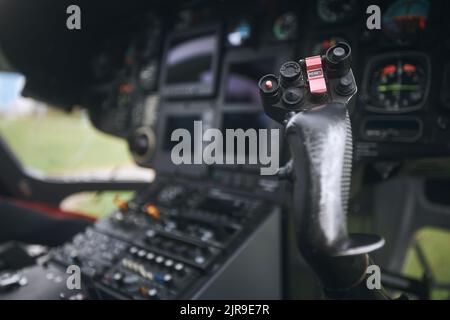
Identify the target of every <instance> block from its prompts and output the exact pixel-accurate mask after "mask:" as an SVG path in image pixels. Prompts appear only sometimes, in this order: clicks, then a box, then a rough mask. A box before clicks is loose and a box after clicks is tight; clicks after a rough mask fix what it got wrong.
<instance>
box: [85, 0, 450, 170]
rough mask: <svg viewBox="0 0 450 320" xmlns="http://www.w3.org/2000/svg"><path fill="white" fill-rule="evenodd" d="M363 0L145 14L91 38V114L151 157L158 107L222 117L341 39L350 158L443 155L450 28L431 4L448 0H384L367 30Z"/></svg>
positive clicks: (139, 155)
mask: <svg viewBox="0 0 450 320" xmlns="http://www.w3.org/2000/svg"><path fill="white" fill-rule="evenodd" d="M255 4H257V5H255ZM371 4H374V3H371V2H369V1H353V0H317V1H304V2H299V3H296V4H292V3H291V2H288V1H281V2H275V1H273V2H272V1H268V2H259V1H255V2H254V3H253V2H252V4H248V5H245V6H244V5H241V6H238V5H237V4H221V5H218V4H214V3H211V4H210V5H207V4H206V3H203V4H198V5H197V6H195V5H193V6H191V7H189V6H187V8H185V9H183V10H180V11H175V12H159V13H153V15H151V18H150V17H149V18H148V19H146V20H144V21H143V22H142V23H141V24H140V25H139V27H138V28H137V29H136V30H134V31H133V32H130V33H129V34H128V35H124V36H123V37H121V38H120V40H116V41H115V42H114V41H112V40H113V39H117V36H114V38H111V39H109V41H108V42H107V43H106V44H101V45H100V46H99V48H98V50H97V53H96V55H95V56H94V57H93V60H92V64H93V68H92V77H93V79H94V80H93V81H94V82H93V83H94V84H95V85H94V86H92V90H91V92H90V93H89V94H88V95H87V101H88V103H87V105H88V106H90V110H91V117H92V119H93V122H94V124H96V125H97V127H99V128H100V129H101V130H104V131H106V132H109V133H112V134H116V135H119V136H122V137H125V138H127V139H129V141H130V149H131V151H132V152H133V153H134V157H135V159H136V161H137V162H138V163H139V164H141V165H144V166H153V165H154V163H153V162H152V161H153V160H152V159H153V157H154V154H155V153H157V152H159V151H158V150H159V149H158V148H163V147H164V146H163V144H159V145H158V138H160V139H167V137H158V135H160V134H163V133H164V130H163V129H161V128H159V127H161V126H166V124H159V123H157V122H156V119H157V118H158V116H161V115H163V116H164V115H166V114H171V113H172V111H171V110H176V112H182V113H183V110H186V112H187V114H188V115H192V114H193V113H197V114H195V116H197V117H199V116H200V114H201V113H203V115H201V116H200V118H202V119H206V123H208V124H209V125H210V126H220V125H221V123H222V122H223V121H222V120H223V119H225V118H227V119H228V118H229V117H230V116H234V117H237V118H240V117H242V115H243V114H244V115H245V114H246V113H248V112H250V113H251V112H253V111H254V110H260V109H261V104H260V101H259V97H258V96H257V94H255V92H256V89H257V85H256V81H257V80H258V79H259V77H260V76H261V75H263V74H266V73H270V72H271V70H272V71H273V70H277V69H278V68H279V65H280V63H282V62H283V61H282V60H288V59H292V58H295V57H296V56H301V55H316V54H324V52H325V51H326V50H327V49H328V48H329V47H331V46H333V45H334V44H336V43H337V42H346V43H348V44H349V45H350V46H351V47H352V55H353V63H352V65H353V70H354V73H355V77H356V79H357V82H358V90H359V92H358V99H357V102H356V105H355V107H354V109H353V110H352V121H353V128H354V134H355V137H354V139H355V150H356V152H355V155H356V160H358V161H359V160H368V161H374V160H375V161H376V160H380V159H409V158H411V157H429V156H432V157H435V156H439V155H441V156H444V155H446V154H449V153H450V148H449V147H448V146H447V143H446V139H447V138H448V137H450V131H447V130H448V128H449V127H450V126H449V125H448V123H450V113H449V111H450V109H449V108H448V103H446V101H447V100H448V99H446V93H445V92H447V91H448V89H447V87H446V85H445V83H448V81H447V80H448V78H449V77H448V74H447V75H446V73H445V72H447V73H448V70H449V68H448V67H447V68H446V67H445V66H448V65H449V64H450V62H449V60H448V58H447V56H448V53H449V51H450V46H449V45H448V41H449V39H450V28H448V27H446V25H445V21H441V20H440V19H439V17H440V15H439V12H441V11H442V10H446V8H448V7H450V5H449V4H448V3H447V2H446V1H433V2H432V3H431V1H429V0H404V1H403V0H393V1H381V2H380V3H379V4H378V5H379V6H380V8H381V13H382V17H381V23H382V29H381V30H368V29H367V27H366V18H367V16H368V15H367V14H366V8H367V6H368V5H371ZM243 7H245V10H241V9H243ZM236 12H242V13H239V14H236ZM230 13H232V14H230ZM446 70H447V71H446ZM446 79H447V80H446ZM253 89H254V90H253ZM193 110H194V111H193ZM205 117H206V118H205ZM439 146H442V148H440V147H439ZM138 149H139V150H138ZM150 149H152V150H150ZM437 150H439V151H437ZM159 158H160V157H159Z"/></svg>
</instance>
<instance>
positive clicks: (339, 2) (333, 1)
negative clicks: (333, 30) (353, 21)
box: [317, 0, 357, 23]
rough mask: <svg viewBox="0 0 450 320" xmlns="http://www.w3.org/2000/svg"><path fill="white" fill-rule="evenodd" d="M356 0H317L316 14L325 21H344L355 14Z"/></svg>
mask: <svg viewBox="0 0 450 320" xmlns="http://www.w3.org/2000/svg"><path fill="white" fill-rule="evenodd" d="M356 7H357V1H356V0H319V1H317V15H318V16H319V18H320V19H321V20H322V21H323V22H325V23H338V22H344V21H346V20H348V19H350V18H352V17H353V16H354V15H355V11H356Z"/></svg>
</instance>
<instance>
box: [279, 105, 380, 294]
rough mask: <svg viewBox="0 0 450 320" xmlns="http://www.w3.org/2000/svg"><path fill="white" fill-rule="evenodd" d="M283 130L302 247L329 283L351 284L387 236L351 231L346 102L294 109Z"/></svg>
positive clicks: (334, 284) (341, 286) (350, 140)
mask: <svg viewBox="0 0 450 320" xmlns="http://www.w3.org/2000/svg"><path fill="white" fill-rule="evenodd" d="M289 116H290V117H289ZM285 134H286V139H287V142H288V145H289V148H290V152H291V156H292V169H291V170H292V173H291V174H292V177H291V179H292V181H293V183H294V195H293V202H294V203H293V208H294V217H293V218H294V223H295V231H296V234H297V244H298V247H299V249H300V251H301V253H302V255H303V256H304V257H305V259H306V260H307V261H308V263H310V264H311V266H312V267H313V268H314V270H315V271H316V272H317V274H318V275H319V277H320V278H321V279H322V281H323V282H324V284H325V286H326V287H328V288H343V287H344V288H346V287H351V286H352V285H353V284H355V283H357V282H358V281H360V280H361V277H362V276H364V275H365V271H366V268H367V266H368V263H369V260H368V256H367V255H366V253H368V252H371V251H373V250H376V249H378V248H380V247H381V246H382V245H383V244H384V240H383V239H382V238H380V237H379V236H376V235H365V234H352V235H349V233H348V231H347V203H348V198H349V191H350V180H351V168H352V131H351V123H350V118H349V115H348V111H347V108H346V105H345V104H343V103H339V102H331V103H328V104H325V105H321V106H317V107H314V108H312V109H310V110H307V111H304V112H301V113H291V114H289V115H288V120H287V121H286V126H285Z"/></svg>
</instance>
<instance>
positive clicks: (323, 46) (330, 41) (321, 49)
mask: <svg viewBox="0 0 450 320" xmlns="http://www.w3.org/2000/svg"><path fill="white" fill-rule="evenodd" d="M339 42H345V43H347V44H348V41H347V40H345V39H344V38H341V37H329V38H325V39H323V40H321V41H318V42H316V43H315V44H314V45H313V49H312V53H313V55H314V56H316V55H324V54H325V53H326V52H327V50H328V49H329V48H331V47H332V46H334V45H336V44H337V43H339Z"/></svg>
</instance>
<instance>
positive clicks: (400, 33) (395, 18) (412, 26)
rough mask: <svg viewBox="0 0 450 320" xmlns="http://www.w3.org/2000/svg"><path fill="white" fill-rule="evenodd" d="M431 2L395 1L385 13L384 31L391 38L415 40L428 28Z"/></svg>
mask: <svg viewBox="0 0 450 320" xmlns="http://www.w3.org/2000/svg"><path fill="white" fill-rule="evenodd" d="M429 7H430V3H429V2H428V1H427V0H401V1H396V2H394V3H393V4H392V5H391V6H390V7H389V8H388V9H387V11H386V13H385V14H384V15H383V28H382V29H383V31H384V33H385V34H386V36H388V37H389V38H394V39H397V40H400V41H401V40H403V41H408V40H414V39H415V38H416V37H417V35H418V34H419V33H421V32H422V31H424V30H425V29H426V25H427V19H428V11H429Z"/></svg>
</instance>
